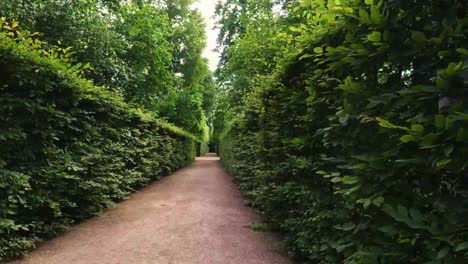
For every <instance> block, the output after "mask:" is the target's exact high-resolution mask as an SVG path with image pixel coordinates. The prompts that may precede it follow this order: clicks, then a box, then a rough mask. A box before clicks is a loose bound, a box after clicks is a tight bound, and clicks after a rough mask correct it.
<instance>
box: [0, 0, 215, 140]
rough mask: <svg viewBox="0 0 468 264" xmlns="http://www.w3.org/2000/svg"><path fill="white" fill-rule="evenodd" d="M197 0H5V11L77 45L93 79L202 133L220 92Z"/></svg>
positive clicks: (53, 39)
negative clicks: (210, 83)
mask: <svg viewBox="0 0 468 264" xmlns="http://www.w3.org/2000/svg"><path fill="white" fill-rule="evenodd" d="M192 2H193V1H191V0H170V1H169V0H163V1H159V0H132V1H115V0H82V1H71V0H65V1H64V0H50V1H44V0H4V1H0V16H5V17H8V18H15V19H16V20H18V21H20V22H21V27H22V28H24V29H27V30H29V31H31V32H40V33H41V39H42V40H43V41H45V42H46V43H47V44H46V45H47V47H48V48H52V49H53V48H62V47H67V49H70V50H71V51H73V54H72V55H73V56H71V59H72V62H73V63H76V64H78V63H81V64H83V65H87V64H89V67H88V69H86V71H85V72H84V73H85V77H86V78H87V79H91V80H93V82H94V84H96V85H99V86H106V87H107V88H108V89H109V90H112V91H113V92H114V93H115V94H119V95H121V96H122V97H123V98H124V100H125V102H127V103H129V104H132V105H134V106H135V107H140V108H144V109H146V110H148V111H151V112H154V113H156V114H158V115H159V117H160V118H162V119H166V120H167V121H168V122H170V123H174V124H175V125H177V126H179V127H182V128H183V129H185V130H187V131H189V132H191V133H193V134H196V135H197V136H200V137H202V136H204V135H206V134H208V125H209V123H210V120H208V118H207V117H208V116H210V115H211V113H208V112H206V109H209V108H207V107H205V106H204V105H203V104H204V102H205V100H204V97H205V96H208V97H209V96H213V94H214V92H215V91H214V90H213V89H211V87H209V88H207V87H205V84H206V82H205V80H206V79H207V78H212V76H211V73H210V72H209V69H208V67H207V62H206V61H205V60H204V59H203V58H202V57H201V54H202V50H203V48H204V46H205V32H204V23H203V21H202V19H201V15H200V14H199V12H198V11H197V10H192V9H191V4H192ZM69 54H71V52H69Z"/></svg>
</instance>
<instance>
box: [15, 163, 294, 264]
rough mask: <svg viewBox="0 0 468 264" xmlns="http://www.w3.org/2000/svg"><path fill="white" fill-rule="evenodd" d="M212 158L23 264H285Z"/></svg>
mask: <svg viewBox="0 0 468 264" xmlns="http://www.w3.org/2000/svg"><path fill="white" fill-rule="evenodd" d="M256 220H258V216H257V215H256V214H255V213H254V212H253V211H252V210H251V209H249V208H247V207H246V206H244V205H243V198H242V195H241V193H240V192H239V191H238V189H237V188H236V186H235V185H234V184H233V183H232V181H231V178H230V177H229V175H228V174H226V172H225V171H224V169H223V168H222V166H221V164H220V162H219V158H217V157H216V156H214V155H213V154H208V155H207V156H205V157H202V158H198V159H197V160H196V161H195V162H194V163H193V164H192V165H190V166H188V167H186V168H184V169H181V170H179V171H178V172H176V173H175V174H173V175H171V176H169V177H166V178H163V179H162V180H160V181H158V182H156V183H154V184H152V185H149V186H148V187H146V188H144V189H142V190H141V191H139V192H137V193H135V194H133V195H132V196H131V197H130V198H129V199H128V200H127V201H125V202H122V203H120V204H119V205H118V206H117V207H116V208H113V209H110V210H108V211H106V212H105V213H104V214H103V215H102V216H100V217H95V218H92V219H90V220H88V221H85V222H84V223H82V224H79V225H76V226H74V227H73V228H71V229H70V230H69V231H68V232H66V233H65V234H63V235H62V236H60V237H58V238H56V239H53V240H50V241H48V242H45V243H43V244H42V245H41V246H40V247H39V248H38V249H36V250H35V251H33V252H31V253H30V254H29V255H28V256H27V257H25V258H23V259H22V260H18V261H15V262H11V263H17V264H18V263H21V264H117V263H119V264H133V263H135V264H150V263H151V264H290V263H291V262H290V261H289V260H288V258H287V257H286V256H285V255H284V254H283V253H282V252H281V250H279V248H278V245H277V241H276V240H275V239H274V238H273V237H272V235H271V234H269V233H265V232H254V231H252V230H251V229H250V228H249V223H250V222H252V221H256Z"/></svg>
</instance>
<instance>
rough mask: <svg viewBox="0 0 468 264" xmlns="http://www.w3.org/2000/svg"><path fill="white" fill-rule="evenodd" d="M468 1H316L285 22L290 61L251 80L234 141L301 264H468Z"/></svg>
mask: <svg viewBox="0 0 468 264" xmlns="http://www.w3.org/2000/svg"><path fill="white" fill-rule="evenodd" d="M231 2H235V1H231ZM248 2H254V1H248ZM292 2H294V1H292ZM461 2H463V1H372V0H371V1H368V0H366V1H357V0H356V1H355V0H349V1H345V0H342V1H319V0H308V1H302V2H301V3H296V4H291V5H289V6H288V7H287V8H286V9H285V11H284V13H286V15H285V16H286V18H287V19H284V18H279V23H283V24H282V25H288V27H287V29H286V30H282V33H279V34H277V35H275V36H273V37H272V38H274V39H272V40H271V42H274V41H278V38H282V39H283V40H284V43H285V47H284V48H283V49H282V50H281V53H282V55H281V58H280V59H278V60H273V61H270V62H271V63H274V64H275V68H274V70H272V71H270V72H269V73H267V74H263V76H260V77H259V76H256V77H252V79H251V80H250V82H244V84H245V85H247V86H246V87H244V88H243V89H244V90H246V91H248V92H245V93H244V94H243V101H242V105H241V107H240V108H239V107H238V108H237V109H238V114H237V116H236V117H235V118H234V119H233V120H231V124H230V125H229V126H228V127H227V128H226V129H225V130H224V132H223V133H221V137H220V138H221V143H220V144H221V155H222V158H223V161H224V164H225V165H226V167H227V169H228V170H229V171H230V172H231V173H232V174H233V175H234V176H235V178H236V180H237V182H238V183H239V185H240V186H241V188H242V189H243V190H244V191H245V193H246V195H247V198H248V199H249V202H250V204H251V205H252V206H254V207H256V208H257V209H258V210H260V211H261V212H263V213H264V214H265V219H267V221H268V222H269V223H270V225H271V226H272V227H273V228H275V229H277V230H280V231H281V232H282V233H283V234H284V235H285V239H286V242H287V245H288V248H289V250H290V253H291V254H292V255H294V256H296V257H297V259H298V260H299V261H300V263H459V264H462V263H468V232H467V231H468V222H467V220H466V219H467V218H468V171H467V166H468V100H467V98H468V95H467V80H468V79H467V76H468V57H467V55H468V51H467V50H466V47H467V44H468V43H467V38H466V36H467V25H468V23H467V22H468V20H467V18H466V16H465V15H464V14H465V13H464V11H462V10H463V7H462V3H461ZM465 11H466V10H465ZM247 28H248V27H247ZM247 37H250V36H249V35H248V34H246V35H244V36H241V37H240V38H239V40H237V41H235V43H237V44H234V45H233V46H232V47H234V49H231V50H230V52H231V53H229V52H228V54H230V55H231V58H232V57H235V56H238V57H241V53H239V52H237V51H236V49H239V45H240V44H242V43H243V42H245V40H244V39H245V38H247ZM261 41H262V42H264V41H265V40H261ZM236 52H237V53H236ZM233 54H237V55H233ZM238 57H236V59H237V60H238V59H239V58H238ZM241 59H242V57H241ZM249 59H250V58H249V57H243V60H244V62H245V63H247V62H248V61H249ZM229 63H231V65H232V62H229V61H228V62H227V65H228V66H229ZM236 63H238V62H236ZM228 66H225V67H224V70H225V69H226V68H228ZM221 71H223V69H221ZM224 74H225V75H229V72H227V73H226V72H225V73H224ZM233 93H235V94H236V95H237V94H238V93H239V90H236V91H233ZM237 102H239V101H237ZM239 109H240V110H239Z"/></svg>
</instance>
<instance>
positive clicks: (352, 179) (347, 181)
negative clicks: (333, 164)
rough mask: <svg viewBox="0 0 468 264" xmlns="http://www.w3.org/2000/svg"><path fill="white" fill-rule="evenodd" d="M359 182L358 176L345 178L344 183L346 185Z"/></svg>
mask: <svg viewBox="0 0 468 264" xmlns="http://www.w3.org/2000/svg"><path fill="white" fill-rule="evenodd" d="M357 182H359V177H356V176H344V177H343V183H344V184H355V183H357Z"/></svg>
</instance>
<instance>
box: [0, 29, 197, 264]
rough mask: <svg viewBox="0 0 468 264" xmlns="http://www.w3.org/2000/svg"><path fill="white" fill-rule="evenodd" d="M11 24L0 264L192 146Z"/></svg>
mask: <svg viewBox="0 0 468 264" xmlns="http://www.w3.org/2000/svg"><path fill="white" fill-rule="evenodd" d="M16 27H17V23H12V24H6V23H4V24H3V29H4V30H3V31H0V261H1V260H2V259H6V258H11V257H15V256H18V255H21V254H22V253H24V251H25V250H27V249H29V248H31V247H33V245H34V243H35V242H36V241H38V240H40V239H44V238H47V237H50V236H53V235H54V234H55V233H57V232H59V231H61V230H63V229H64V228H65V227H67V226H68V225H70V224H73V223H75V222H77V221H80V220H81V219H84V218H86V217H89V216H91V215H94V214H98V213H100V212H102V210H103V209H105V208H108V207H109V206H112V204H113V202H115V201H119V200H122V199H124V198H125V197H127V196H128V195H129V194H130V193H131V192H132V191H134V189H135V188H138V187H141V186H143V185H145V184H147V183H148V182H150V181H152V180H156V179H159V178H160V177H161V176H164V175H168V174H169V173H170V172H171V171H173V170H175V169H177V168H180V167H181V166H183V165H185V164H187V163H188V162H190V161H192V160H193V158H194V157H195V154H196V148H195V144H196V143H197V141H198V140H196V139H195V138H194V137H193V136H192V135H190V134H188V133H186V132H184V131H182V130H181V129H178V128H176V127H173V126H172V125H170V124H167V123H164V122H161V121H158V120H157V119H155V118H154V117H152V116H150V115H148V114H146V113H143V112H142V111H141V110H139V109H133V108H130V107H129V106H128V105H127V104H125V103H123V102H122V101H121V99H119V98H117V97H116V96H115V95H113V94H112V93H110V92H107V91H105V90H103V89H102V88H100V87H95V86H93V85H92V83H91V82H89V81H87V80H85V79H82V78H81V77H80V75H81V72H82V71H83V67H82V66H80V65H75V66H73V65H71V64H70V63H69V60H68V59H67V56H68V55H67V53H66V50H62V49H56V50H46V49H44V43H42V42H41V41H40V40H39V39H38V38H37V36H36V35H34V34H29V33H28V32H23V31H17V30H16V29H15V28H16Z"/></svg>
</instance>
